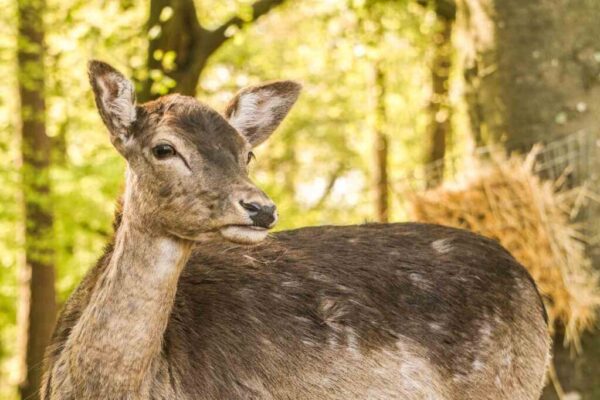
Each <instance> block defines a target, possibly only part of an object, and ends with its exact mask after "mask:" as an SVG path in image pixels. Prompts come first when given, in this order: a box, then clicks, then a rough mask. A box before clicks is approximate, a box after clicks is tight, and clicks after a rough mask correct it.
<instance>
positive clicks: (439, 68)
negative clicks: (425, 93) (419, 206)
mask: <svg viewBox="0 0 600 400" xmlns="http://www.w3.org/2000/svg"><path fill="white" fill-rule="evenodd" d="M434 10H435V13H436V16H437V25H438V26H437V29H436V33H435V34H434V36H433V59H432V62H431V88H432V90H431V98H430V100H429V106H428V113H429V125H428V127H427V148H426V153H425V164H426V165H427V166H428V168H427V169H426V171H425V172H426V176H425V181H426V185H427V187H428V188H431V187H435V186H437V185H439V184H440V183H441V182H442V181H443V179H444V163H443V160H444V157H445V155H446V143H447V141H448V139H449V136H450V132H451V126H450V115H451V107H450V95H449V81H448V78H449V75H450V68H451V67H452V51H453V48H452V43H451V41H452V27H453V25H454V19H455V15H456V6H455V4H454V2H453V1H447V0H436V1H435V2H434Z"/></svg>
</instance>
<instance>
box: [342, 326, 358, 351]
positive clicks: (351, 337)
mask: <svg viewBox="0 0 600 400" xmlns="http://www.w3.org/2000/svg"><path fill="white" fill-rule="evenodd" d="M345 331H346V343H347V349H348V351H349V352H350V353H351V354H353V355H355V356H360V355H361V353H360V348H359V347H358V336H356V332H354V329H352V328H351V327H349V326H346V327H345Z"/></svg>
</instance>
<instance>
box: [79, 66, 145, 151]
mask: <svg viewBox="0 0 600 400" xmlns="http://www.w3.org/2000/svg"><path fill="white" fill-rule="evenodd" d="M88 74H89V78H90V84H91V85H92V89H93V90H94V97H95V100H96V106H97V107H98V112H99V113H100V116H101V117H102V121H104V125H106V127H107V128H108V130H109V132H110V140H111V142H112V143H113V145H114V146H115V147H116V148H117V150H119V151H120V152H121V153H122V152H123V150H124V148H123V146H124V145H125V143H126V142H127V140H128V139H129V136H130V128H131V126H132V125H133V123H134V122H135V119H136V108H135V90H134V87H133V84H132V83H131V81H130V80H129V79H127V78H125V77H124V76H123V74H121V73H120V72H119V71H117V70H116V69H114V68H113V67H111V66H110V65H108V64H107V63H105V62H102V61H96V60H92V61H90V62H89V64H88Z"/></svg>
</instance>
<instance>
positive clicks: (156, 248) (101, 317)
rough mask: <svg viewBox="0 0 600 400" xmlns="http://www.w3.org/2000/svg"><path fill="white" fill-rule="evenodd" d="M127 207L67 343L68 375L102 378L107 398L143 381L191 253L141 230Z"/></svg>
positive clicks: (186, 245)
mask: <svg viewBox="0 0 600 400" xmlns="http://www.w3.org/2000/svg"><path fill="white" fill-rule="evenodd" d="M127 206H128V204H125V208H124V214H123V220H122V222H121V225H120V226H119V229H118V231H117V233H116V237H115V241H114V248H113V253H112V256H111V258H110V261H109V262H108V265H107V267H106V268H105V269H104V271H103V273H102V275H101V276H100V277H99V279H98V281H97V283H96V286H95V288H94V289H93V291H92V294H91V296H90V303H89V304H88V306H87V307H86V309H85V310H84V311H83V313H82V315H81V317H80V319H79V321H78V323H77V325H76V326H75V327H74V331H73V333H72V335H71V337H70V340H69V341H70V343H69V344H68V346H70V347H71V349H72V350H73V351H72V352H70V354H71V357H70V366H71V371H72V373H73V374H74V375H77V376H79V377H80V378H81V380H82V382H81V383H82V384H86V383H87V384H89V382H90V381H93V380H95V379H93V378H94V377H95V378H96V379H97V380H98V381H99V382H104V383H103V385H105V387H107V390H110V392H107V393H105V394H106V395H107V396H111V395H116V394H117V393H120V391H128V390H134V391H139V390H141V389H142V388H143V386H144V385H145V384H144V382H147V381H148V373H149V372H151V369H152V365H153V361H154V360H156V358H157V357H158V356H159V354H160V351H161V342H162V337H163V334H164V332H165V329H166V326H167V322H168V318H169V315H170V313H171V309H172V306H173V301H174V298H175V293H176V291H177V281H178V279H179V275H180V274H181V271H182V269H183V267H184V265H185V263H186V262H187V260H188V259H189V255H190V252H191V243H189V242H185V241H182V240H180V239H176V238H173V237H168V236H166V235H156V234H152V233H151V232H148V231H147V230H145V229H144V224H141V223H140V221H136V220H135V218H132V217H131V215H130V213H128V209H127ZM78 349H79V351H78ZM102 368H106V370H105V371H104V370H102ZM136 372H137V373H136ZM73 378H75V379H74V380H75V381H78V379H76V377H75V376H74V377H73ZM107 382H111V383H110V384H107ZM75 383H77V382H75ZM109 388H110V389H109Z"/></svg>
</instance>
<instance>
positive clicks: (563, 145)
mask: <svg viewBox="0 0 600 400" xmlns="http://www.w3.org/2000/svg"><path fill="white" fill-rule="evenodd" d="M511 147H512V148H513V149H515V150H517V151H519V152H521V153H524V152H527V151H529V150H530V149H531V147H532V143H521V144H517V145H515V144H513V145H511ZM495 149H496V148H495V147H487V146H486V147H480V148H477V149H475V150H474V151H473V152H472V156H473V157H469V155H465V154H460V153H451V154H449V155H447V156H446V157H445V158H444V159H441V160H438V161H436V162H433V163H431V164H428V165H425V166H423V167H422V168H420V169H417V170H415V171H411V172H410V173H408V174H406V175H405V176H403V177H402V179H400V181H399V184H400V186H401V187H406V188H408V189H410V190H412V191H422V190H426V189H428V188H431V187H434V186H436V185H438V184H440V183H442V182H444V181H454V180H456V179H457V178H458V177H460V175H461V174H462V173H464V172H465V171H466V170H467V169H469V168H474V167H475V165H474V164H473V163H472V162H471V161H472V160H473V159H485V158H487V157H488V156H490V154H491V153H492V152H493V151H495ZM470 160H471V161H470ZM533 172H534V173H535V174H537V175H538V176H539V177H540V178H542V179H545V180H552V181H553V182H555V184H556V186H557V190H566V189H573V188H580V189H582V190H580V191H578V193H581V198H580V199H577V200H576V202H578V203H579V204H577V205H579V207H577V209H578V212H577V213H575V214H574V215H572V218H573V220H574V222H577V223H579V224H580V225H581V227H582V232H583V233H584V236H585V237H586V241H587V243H586V244H587V247H588V252H589V255H590V256H591V257H592V259H593V260H594V262H595V264H596V265H599V263H600V135H598V134H597V133H590V132H586V131H580V132H576V133H573V134H570V135H567V136H564V137H562V138H560V139H557V140H555V141H552V142H549V143H547V144H545V145H544V146H543V147H542V148H541V150H540V151H539V152H538V153H537V154H536V160H535V164H534V166H533Z"/></svg>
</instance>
